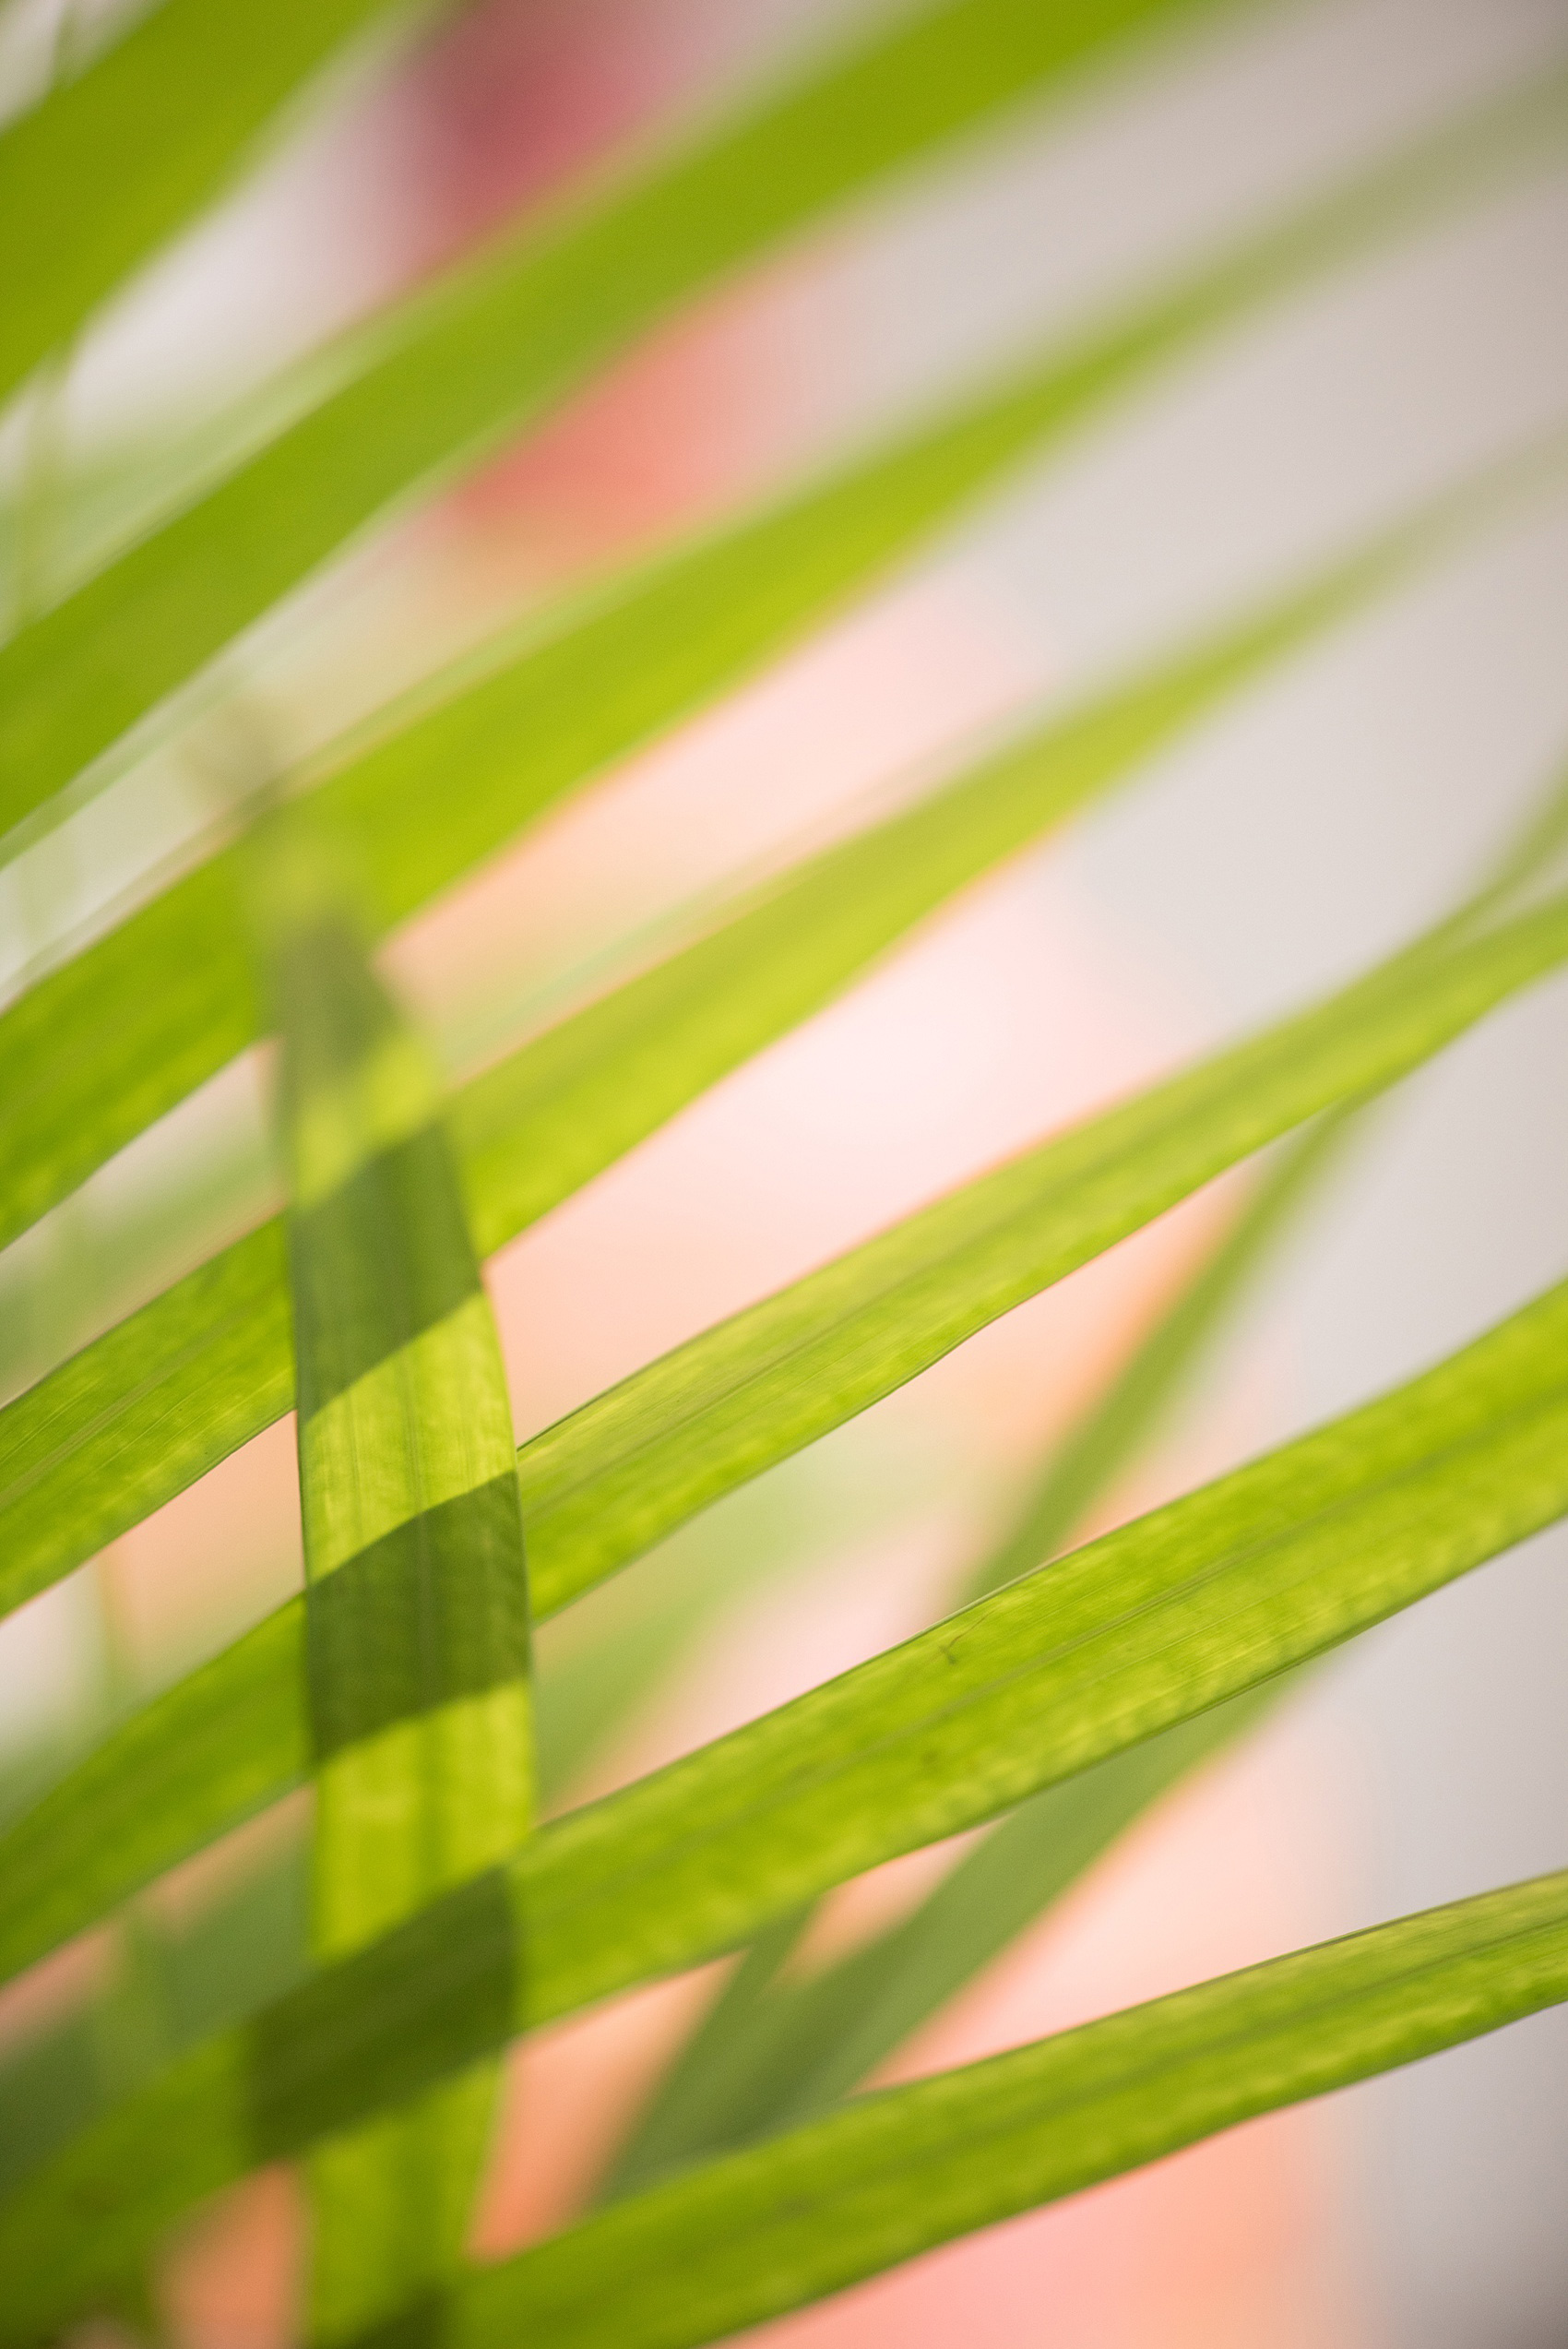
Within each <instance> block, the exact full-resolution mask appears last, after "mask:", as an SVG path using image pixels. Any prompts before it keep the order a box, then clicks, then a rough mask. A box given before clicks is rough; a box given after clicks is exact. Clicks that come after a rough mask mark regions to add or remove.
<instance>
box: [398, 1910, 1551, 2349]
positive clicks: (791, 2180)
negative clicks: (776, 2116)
mask: <svg viewBox="0 0 1568 2349" xmlns="http://www.w3.org/2000/svg"><path fill="white" fill-rule="evenodd" d="M1562 1998H1568V1872H1565V1873H1563V1874H1561V1875H1557V1876H1546V1877H1540V1878H1538V1879H1537V1880H1536V1881H1535V1882H1534V1883H1531V1884H1519V1885H1514V1886H1511V1887H1509V1888H1508V1890H1505V1891H1500V1892H1489V1893H1485V1894H1483V1895H1481V1896H1480V1897H1479V1899H1475V1900H1469V1901H1457V1902H1454V1903H1452V1905H1450V1906H1449V1907H1446V1908H1441V1909H1431V1910H1428V1911H1427V1912H1426V1914H1423V1915H1420V1916H1412V1917H1404V1918H1401V1919H1400V1920H1399V1922H1398V1923H1397V1924H1395V1925H1384V1926H1377V1927H1375V1928H1374V1929H1373V1930H1372V1931H1371V1932H1367V1933H1358V1934H1353V1935H1351V1936H1350V1937H1349V1938H1347V1939H1345V1940H1342V1941H1329V1942H1324V1943H1323V1944H1321V1945H1320V1946H1319V1947H1317V1948H1316V1949H1311V1950H1299V1951H1297V1952H1296V1953H1295V1954H1294V1955H1293V1956H1290V1957H1288V1958H1277V1959H1275V1960H1274V1961H1272V1963H1270V1964H1267V1965H1260V1966H1253V1967H1252V1968H1250V1969H1249V1970H1248V1971H1247V1972H1245V1973H1232V1974H1226V1975H1223V1976H1221V1977H1220V1978H1219V1979H1218V1981H1214V1982H1206V1983H1204V1984H1203V1985H1201V1986H1200V1987H1198V1988H1197V1989H1194V1990H1183V1991H1180V1992H1178V1993H1177V1994H1176V1996H1175V1997H1168V1998H1159V1999H1156V2000H1154V2001H1153V2002H1151V2003H1150V2004H1149V2005H1147V2006H1141V2007H1132V2008H1129V2009H1125V2010H1124V2011H1123V2012H1122V2013H1120V2014H1114V2015H1111V2016H1108V2017H1107V2018H1106V2019H1105V2021H1102V2022H1092V2023H1088V2024H1086V2025H1085V2026H1084V2027H1083V2028H1082V2029H1080V2030H1077V2031H1071V2032H1063V2033H1060V2034H1059V2035H1058V2036H1056V2037H1054V2038H1051V2039H1045V2040H1039V2041H1037V2042H1036V2043H1035V2044H1034V2045H1032V2046H1028V2047H1021V2048H1018V2049H1016V2051H1014V2052H1012V2053H1010V2054H1007V2055H1004V2056H997V2057H992V2059H991V2060H990V2061H989V2062H985V2063H979V2064H972V2065H969V2066H968V2067H967V2068H966V2069H963V2070H960V2071H951V2072H941V2073H938V2074H937V2075H936V2076H935V2078H933V2079H931V2080H923V2081H918V2082H916V2083H915V2084H914V2085H913V2086H910V2087H907V2088H896V2089H892V2090H888V2091H886V2092H885V2093H882V2094H880V2095H874V2096H866V2097H861V2098H859V2099H857V2100H856V2101H855V2102H854V2103H853V2104H852V2105H849V2107H848V2108H847V2109H845V2110H844V2111H842V2112H839V2113H837V2114H835V2115H834V2116H833V2117H832V2118H831V2119H828V2120H825V2121H821V2122H819V2123H818V2124H817V2125H816V2126H815V2127H814V2128H802V2129H801V2130H798V2131H796V2132H794V2133H793V2134H791V2135H790V2136H788V2137H785V2138H781V2139H775V2140H773V2141H772V2142H771V2143H770V2144H767V2145H765V2146H760V2147H758V2148H757V2149H756V2150H755V2151H754V2152H744V2153H740V2154H736V2155H732V2156H731V2158H730V2159H729V2160H726V2161H721V2162H716V2163H713V2164H710V2165H708V2166H707V2167H706V2168H702V2169H698V2170H695V2171H694V2172H692V2173H691V2174H690V2175H689V2176H683V2177H680V2178H677V2179H674V2180H672V2181H671V2183H670V2184H669V2185H667V2186H664V2187H662V2188H654V2189H653V2190H652V2191H651V2192H648V2193H645V2194H642V2195H639V2196H637V2197H636V2199H635V2200H631V2201H628V2202H624V2203H622V2204H621V2205H619V2206H618V2207H617V2208H615V2209H613V2210H611V2211H608V2212H604V2213H603V2214H602V2215H601V2216H599V2217H595V2218H591V2219H588V2221H586V2222H585V2223H583V2224H580V2225H577V2226H574V2227H571V2228H569V2229H568V2230H567V2231H566V2233H565V2234H564V2235H559V2236H555V2237H553V2238H552V2240H551V2241H549V2242H546V2243H542V2244H540V2245H539V2246H538V2247H537V2248H535V2249H533V2250H530V2251H527V2252H524V2253H523V2255H522V2256H521V2257H520V2258H519V2259H516V2260H510V2261H508V2262H507V2263H505V2265H503V2266H500V2267H496V2268H492V2269H489V2270H485V2271H481V2272H478V2273H476V2274H474V2275H472V2276H471V2277H470V2278H469V2280H468V2281H467V2282H466V2283H464V2284H463V2285H462V2286H461V2288H460V2289H459V2290H458V2291H457V2293H455V2294H454V2295H453V2296H452V2298H451V2300H450V2301H449V2302H447V2303H446V2304H445V2305H442V2306H439V2307H434V2308H429V2309H427V2310H424V2311H422V2312H421V2313H422V2316H423V2317H424V2318H425V2319H426V2320H432V2319H434V2321H436V2322H438V2323H439V2324H440V2327H441V2331H440V2338H441V2340H442V2341H443V2342H445V2343H451V2344H452V2349H502V2344H508V2349H509V2344H511V2343H515V2342H517V2341H527V2340H536V2339H537V2340H547V2341H549V2342H550V2343H552V2349H556V2344H559V2349H688V2345H689V2344H695V2343H700V2342H705V2341H713V2340H717V2339H719V2338H721V2337H723V2338H728V2336H729V2335H730V2334H731V2333H732V2332H734V2331H739V2330H740V2329H741V2328H742V2327H743V2326H747V2325H753V2324H756V2323H759V2322H760V2321H762V2320H763V2319H765V2318H767V2317H772V2316H778V2315H781V2314H782V2313H783V2312H784V2311H785V2310H787V2309H790V2308H798V2307H802V2305H803V2304H804V2303H805V2302H807V2301H810V2300H814V2299H818V2298H820V2297H821V2296H822V2295H824V2294H826V2293H829V2292H836V2291H839V2290H841V2289H842V2288H843V2286H844V2285H846V2284H849V2283H857V2282H858V2281H859V2280H860V2279H861V2277H863V2276H868V2275H874V2274H876V2273H877V2272H879V2271H881V2270H882V2269H884V2268H888V2267H892V2266H894V2265H896V2264H897V2262H898V2261H900V2260H908V2259H912V2258H913V2257H914V2256H915V2255H916V2254H917V2253H919V2252H921V2251H924V2250H929V2249H930V2248H932V2246H933V2245H935V2244H938V2243H945V2242H948V2241H950V2240H951V2239H952V2237H953V2236H958V2235H965V2234H968V2233H969V2232H970V2231H971V2230H973V2229H974V2228H976V2227H982V2226H990V2225H992V2224H995V2223H996V2221H998V2220H999V2219H1004V2218H1011V2217H1013V2216H1015V2215H1016V2213H1017V2212H1021V2211H1027V2210H1031V2209H1033V2208H1035V2207H1036V2206H1037V2205H1038V2204H1039V2203H1041V2202H1049V2201H1053V2200H1056V2199H1057V2198H1058V2197H1060V2196H1062V2195H1065V2194H1073V2193H1076V2192H1079V2191H1080V2190H1081V2189H1082V2188H1085V2187H1087V2186H1093V2185H1096V2184H1098V2183H1099V2180H1101V2179H1102V2178H1108V2177H1114V2176H1118V2175H1119V2174H1120V2173H1121V2172H1123V2171H1124V2170H1129V2169H1134V2168H1136V2167H1138V2166H1139V2165H1140V2164H1143V2163H1146V2162H1151V2161H1157V2160H1158V2158H1159V2157H1160V2155H1161V2154H1164V2153H1170V2152H1175V2151H1176V2150H1177V2149H1178V2148H1179V2147H1181V2146H1182V2145H1190V2144H1192V2143H1194V2140H1197V2139H1198V2138H1201V2137H1207V2136H1211V2135H1213V2134H1214V2133H1215V2131H1216V2130H1218V2129H1222V2128H1234V2127H1235V2125H1236V2124H1237V2123H1238V2122H1239V2121H1243V2120H1249V2119H1251V2118H1252V2117H1253V2116H1254V2115H1256V2114H1259V2113H1266V2112H1274V2111H1277V2109H1278V2108H1279V2106H1281V2105H1291V2104H1296V2103H1299V2102H1301V2100H1302V2099H1303V2098H1306V2097H1311V2096H1321V2095H1324V2094H1326V2093H1328V2092H1329V2091H1330V2090H1332V2089H1336V2088H1342V2087H1345V2086H1347V2085H1348V2083H1349V2082H1350V2081H1357V2080H1364V2079H1366V2078H1367V2077H1368V2076H1369V2075H1371V2074H1372V2073H1375V2072H1380V2071H1386V2070H1389V2069H1392V2068H1393V2067H1394V2066H1396V2065H1398V2064H1407V2063H1414V2062H1415V2061H1417V2060H1418V2059H1419V2058H1420V2057H1423V2056H1428V2055H1431V2054H1434V2053H1435V2052H1436V2051H1437V2050H1438V2049H1439V2048H1442V2047H1452V2046H1455V2045H1457V2044H1459V2043H1460V2042H1461V2041H1464V2040H1467V2039H1473V2038H1475V2037H1476V2036H1477V2035H1478V2034H1479V2033H1482V2032H1487V2031H1495V2030H1497V2029H1499V2028H1500V2027H1501V2026H1502V2025H1503V2023H1507V2022H1512V2021H1515V2020H1516V2019H1517V2018H1518V2017H1520V2016H1522V2015H1528V2014H1535V2013H1537V2012H1538V2010H1539V2009H1541V2008H1543V2007H1548V2006H1551V2005H1553V2004H1555V2003H1556V2002H1557V2001H1558V2000H1560V1999H1562Z"/></svg>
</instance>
